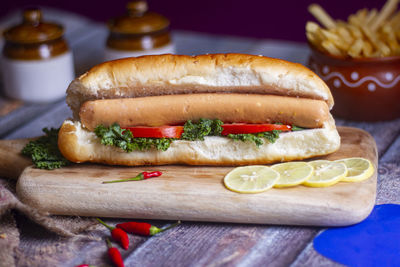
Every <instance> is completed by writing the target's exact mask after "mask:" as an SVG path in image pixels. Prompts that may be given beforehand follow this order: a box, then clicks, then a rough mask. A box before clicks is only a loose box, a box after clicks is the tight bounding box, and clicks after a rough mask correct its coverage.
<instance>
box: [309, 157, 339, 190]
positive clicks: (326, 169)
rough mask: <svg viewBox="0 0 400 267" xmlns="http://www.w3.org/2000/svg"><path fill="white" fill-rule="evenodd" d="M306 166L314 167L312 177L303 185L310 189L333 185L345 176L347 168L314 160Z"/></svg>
mask: <svg viewBox="0 0 400 267" xmlns="http://www.w3.org/2000/svg"><path fill="white" fill-rule="evenodd" d="M308 164H310V165H311V166H313V167H314V173H313V175H312V176H311V177H310V178H309V179H308V180H307V181H305V182H304V183H303V184H304V185H306V186H311V187H326V186H330V185H334V184H336V183H337V182H339V181H340V180H342V179H343V177H345V176H346V175H347V168H346V165H344V163H340V162H335V161H328V160H315V161H311V162H309V163H308Z"/></svg>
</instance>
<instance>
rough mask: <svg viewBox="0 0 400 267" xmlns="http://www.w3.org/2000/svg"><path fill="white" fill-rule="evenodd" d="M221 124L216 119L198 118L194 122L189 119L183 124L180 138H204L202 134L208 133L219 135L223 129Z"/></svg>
mask: <svg viewBox="0 0 400 267" xmlns="http://www.w3.org/2000/svg"><path fill="white" fill-rule="evenodd" d="M222 124H224V123H223V122H222V121H220V120H218V119H215V120H210V119H200V120H199V121H198V122H196V123H193V122H192V121H191V120H189V121H187V122H186V123H185V125H184V126H183V134H182V139H184V140H190V141H195V140H204V136H208V135H215V136H219V135H221V133H222V130H223V129H222Z"/></svg>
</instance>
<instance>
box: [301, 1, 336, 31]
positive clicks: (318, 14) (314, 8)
mask: <svg viewBox="0 0 400 267" xmlns="http://www.w3.org/2000/svg"><path fill="white" fill-rule="evenodd" d="M308 11H309V12H310V13H311V14H313V15H314V17H315V18H316V19H317V20H318V21H319V22H320V23H321V24H322V25H323V26H324V27H325V28H327V29H333V28H335V27H336V23H335V21H334V20H333V19H332V18H331V16H329V15H328V13H326V11H325V10H324V9H323V8H322V7H321V6H320V5H317V4H311V5H310V6H309V7H308Z"/></svg>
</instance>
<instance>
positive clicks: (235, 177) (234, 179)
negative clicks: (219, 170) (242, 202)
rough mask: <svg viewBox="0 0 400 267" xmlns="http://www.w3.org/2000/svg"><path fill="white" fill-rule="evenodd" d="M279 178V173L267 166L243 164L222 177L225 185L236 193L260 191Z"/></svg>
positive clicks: (271, 185)
mask: <svg viewBox="0 0 400 267" xmlns="http://www.w3.org/2000/svg"><path fill="white" fill-rule="evenodd" d="M278 179H279V173H278V172H276V171H274V170H273V169H271V168H269V167H267V166H257V165H256V166H245V167H238V168H235V169H233V170H232V171H230V172H229V173H228V174H227V175H226V176H225V178H224V184H225V186H226V187H227V188H228V189H229V190H232V191H235V192H238V193H247V194H251V193H261V192H264V191H266V190H268V189H270V188H271V187H273V186H274V184H275V183H276V182H277V181H278Z"/></svg>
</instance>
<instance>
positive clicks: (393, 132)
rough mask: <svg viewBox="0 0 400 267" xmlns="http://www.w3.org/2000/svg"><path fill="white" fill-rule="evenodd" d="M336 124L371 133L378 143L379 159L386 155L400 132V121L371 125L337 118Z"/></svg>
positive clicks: (373, 123)
mask: <svg viewBox="0 0 400 267" xmlns="http://www.w3.org/2000/svg"><path fill="white" fill-rule="evenodd" d="M336 124H337V125H341V126H350V127H356V128H360V129H363V130H365V131H367V132H369V133H370V134H371V135H372V136H373V137H374V139H375V141H376V145H377V147H378V155H379V157H381V156H382V155H383V154H384V153H385V151H386V150H387V149H388V148H389V147H390V145H391V144H392V143H393V141H394V140H395V139H396V138H397V136H398V134H399V132H400V119H396V120H392V121H383V122H372V123H371V122H357V121H346V120H343V119H338V118H336Z"/></svg>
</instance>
